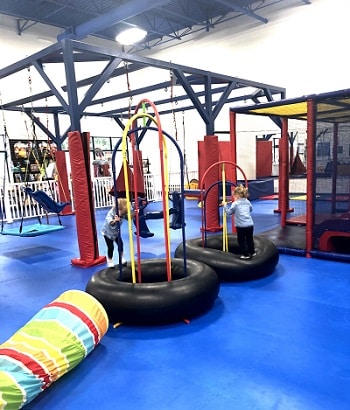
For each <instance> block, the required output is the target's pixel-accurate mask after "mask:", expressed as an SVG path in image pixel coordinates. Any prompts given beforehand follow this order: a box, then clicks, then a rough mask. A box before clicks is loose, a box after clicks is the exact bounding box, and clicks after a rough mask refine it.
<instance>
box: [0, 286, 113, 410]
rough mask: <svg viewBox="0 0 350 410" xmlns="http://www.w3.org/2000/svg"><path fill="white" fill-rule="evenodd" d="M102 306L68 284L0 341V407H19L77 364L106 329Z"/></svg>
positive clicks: (106, 320)
mask: <svg viewBox="0 0 350 410" xmlns="http://www.w3.org/2000/svg"><path fill="white" fill-rule="evenodd" d="M108 324H109V322H108V317H107V313H106V311H105V309H104V308H103V306H102V305H101V304H100V302H98V301H97V300H96V299H95V298H94V297H93V296H91V295H89V294H88V293H85V292H83V291H80V290H68V291H66V292H64V293H62V294H61V295H60V296H59V297H58V298H57V299H55V300H54V301H52V302H51V303H49V304H48V305H47V306H45V307H44V308H42V309H41V310H40V311H39V312H38V313H37V314H36V315H35V316H34V317H33V318H32V319H31V320H30V321H29V322H28V323H27V324H25V325H24V326H23V327H22V328H21V329H19V330H18V331H17V332H16V333H15V334H13V335H12V336H11V338H10V339H8V340H7V341H6V342H5V343H3V344H2V345H0V410H15V409H20V408H21V407H23V406H24V405H26V404H28V403H29V402H30V401H32V400H33V399H34V398H35V397H36V396H37V395H38V394H39V393H41V392H42V391H43V390H45V389H47V388H48V387H49V386H50V385H51V384H52V383H53V382H54V381H56V380H57V379H59V378H60V377H61V376H63V375H64V374H66V373H68V372H69V371H70V370H72V369H73V368H74V367H75V366H77V365H78V364H79V363H80V362H81V361H82V360H83V359H84V358H85V357H86V356H87V355H88V354H89V353H90V352H91V351H92V350H93V349H94V348H95V346H96V345H97V344H98V343H99V342H100V340H101V338H102V337H103V336H104V335H105V333H106V332H107V329H108Z"/></svg>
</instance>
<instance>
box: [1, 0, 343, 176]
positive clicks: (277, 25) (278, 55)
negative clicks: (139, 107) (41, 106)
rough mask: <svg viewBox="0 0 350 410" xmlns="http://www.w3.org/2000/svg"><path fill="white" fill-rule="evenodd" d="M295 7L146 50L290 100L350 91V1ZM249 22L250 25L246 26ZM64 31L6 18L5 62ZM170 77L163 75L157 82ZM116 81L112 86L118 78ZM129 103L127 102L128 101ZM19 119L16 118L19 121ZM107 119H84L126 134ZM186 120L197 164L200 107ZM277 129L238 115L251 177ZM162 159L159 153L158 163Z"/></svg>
mask: <svg viewBox="0 0 350 410" xmlns="http://www.w3.org/2000/svg"><path fill="white" fill-rule="evenodd" d="M295 4H296V6H294V7H290V8H288V9H284V10H276V11H274V12H273V13H271V12H269V8H266V9H262V10H261V11H260V14H263V13H264V12H265V13H267V12H269V14H268V15H266V16H265V17H267V18H268V20H269V22H268V24H263V23H261V22H259V21H257V20H254V19H251V18H249V17H242V18H240V19H236V20H233V21H231V22H228V23H225V24H223V25H219V26H218V27H217V28H215V29H214V30H212V31H211V32H209V33H205V34H204V33H203V34H201V35H200V36H199V37H197V38H196V39H195V40H192V41H186V40H185V41H182V42H181V43H180V44H179V45H177V44H178V43H175V42H174V43H169V44H168V45H167V46H166V47H164V48H163V49H162V50H151V51H149V52H147V54H146V53H145V52H143V54H144V55H147V56H150V57H153V58H157V59H160V60H165V61H172V62H174V63H178V64H183V65H187V66H193V67H197V68H201V69H204V70H209V71H214V72H218V73H222V74H228V75H231V76H237V77H241V78H244V79H249V80H254V81H259V82H262V83H268V84H272V85H277V86H281V87H285V88H286V89H287V97H297V96H301V95H305V94H313V93H320V92H327V91H334V90H337V89H343V88H349V86H350V85H349V81H348V73H347V71H346V69H347V53H346V50H347V39H348V16H349V11H350V2H349V1H348V0H336V1H335V0H312V4H311V5H305V4H303V3H302V2H301V1H299V0H298V1H297V0H296V2H295ZM265 10H266V11H265ZM243 26H244V30H243V31H241V30H242V27H243ZM57 34H58V30H57V29H52V28H47V27H45V26H42V25H35V26H33V27H32V28H31V29H30V30H27V31H25V32H24V33H23V34H22V35H21V36H18V35H17V34H16V24H15V20H14V19H11V18H9V17H5V16H2V15H0V45H1V49H2V61H1V66H2V67H4V66H7V65H8V64H12V63H14V62H15V61H17V60H19V59H22V58H24V57H26V56H27V55H30V54H32V53H33V52H36V51H38V50H40V49H42V48H44V47H46V46H48V45H49V44H50V42H52V43H54V42H55V41H56V36H57ZM86 41H87V42H94V43H95V44H98V43H99V44H101V43H102V44H103V42H102V41H101V40H99V39H96V38H92V37H91V38H89V39H88V40H86ZM175 44H176V45H175ZM110 45H111V42H109V43H108V46H110ZM88 70H90V68H89V67H88V66H85V67H84V68H83V71H85V72H86V71H88ZM166 79H167V78H164V79H159V78H156V79H155V82H159V81H164V80H166ZM139 84H142V78H138V79H137V77H134V78H133V84H132V85H131V86H132V88H137V87H139V86H140V85H139ZM109 86H110V87H112V86H113V83H111V84H109ZM124 87H126V85H125V84H124ZM23 90H24V91H23ZM118 91H119V92H120V90H118ZM0 92H1V96H2V98H3V99H4V100H8V99H10V100H12V99H14V98H12V97H13V96H18V95H19V96H21V95H28V79H27V78H20V79H17V80H16V83H13V82H12V83H11V82H9V81H5V82H4V81H1V82H0ZM35 92H36V90H35ZM5 97H6V98H5ZM8 97H10V98H8ZM16 98H17V97H16ZM135 102H137V101H134V103H135ZM121 106H125V101H124V102H123V103H121ZM228 111H229V107H224V109H223V111H222V113H221V114H220V116H219V118H218V119H217V121H216V124H215V128H216V130H220V131H225V130H226V131H228V129H229V117H228ZM20 115H21V114H10V113H6V117H9V118H10V117H11V118H10V119H9V125H8V128H9V133H10V135H14V136H16V137H18V136H20V135H23V136H25V127H24V126H23V118H21V117H19V116H20ZM12 117H16V118H17V120H16V119H13V118H12ZM18 118H19V119H18ZM99 121H100V120H96V119H94V120H91V119H84V120H83V121H82V128H83V130H84V131H90V132H91V133H92V134H98V135H116V134H117V133H120V131H119V130H118V129H117V128H116V126H115V124H114V122H113V121H110V120H101V121H103V123H100V122H99ZM163 121H164V122H163ZM176 123H177V128H178V136H179V141H180V142H182V141H183V134H184V133H183V129H182V114H181V113H179V114H177V115H176ZM185 125H186V127H185V136H186V153H187V157H188V162H189V164H196V163H197V141H198V140H200V139H203V137H204V135H205V127H204V124H203V122H202V121H201V119H200V118H199V116H198V114H197V113H196V112H195V111H194V110H193V111H187V112H186V113H185ZM162 126H163V129H164V130H166V131H167V132H169V133H170V134H171V135H173V136H174V133H175V131H174V124H173V118H172V116H171V115H168V116H166V117H164V118H162ZM271 129H272V130H276V127H275V126H274V125H273V124H272V122H271V121H269V120H268V119H264V120H261V119H260V120H258V119H254V121H253V120H252V119H251V118H249V119H247V118H241V119H240V118H239V120H238V131H239V132H240V135H239V147H238V157H239V159H240V160H241V161H242V163H239V165H240V166H242V168H243V169H244V170H245V171H246V172H247V175H248V178H249V179H252V178H254V177H255V175H254V174H255V165H254V160H253V159H254V158H255V151H254V150H255V135H257V134H258V133H266V132H269V131H270V130H271ZM101 130H103V133H102V132H101ZM0 133H1V132H0ZM220 139H223V140H225V139H227V137H225V136H221V135H220ZM148 145H149V146H148ZM152 145H153V141H152V143H151V142H150V143H149V144H148V143H147V147H146V146H145V148H142V147H141V148H142V150H145V151H147V156H151V155H153V152H154V150H152V148H150V147H152ZM148 152H149V154H148ZM156 162H157V161H153V160H152V158H151V163H154V164H155V163H156Z"/></svg>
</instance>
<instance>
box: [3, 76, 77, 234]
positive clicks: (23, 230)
mask: <svg viewBox="0 0 350 410" xmlns="http://www.w3.org/2000/svg"><path fill="white" fill-rule="evenodd" d="M29 84H30V85H31V79H30V77H29ZM1 107H2V101H1ZM32 108H33V107H32ZM2 114H3V127H4V150H5V162H6V167H7V169H8V161H7V155H6V150H7V145H8V139H9V136H8V133H7V127H6V121H5V116H4V111H3V109H2ZM25 126H26V129H27V132H28V135H29V131H28V127H27V124H25ZM32 129H33V144H32V149H31V151H30V153H31V154H32V155H33V156H34V159H35V162H36V164H37V165H38V166H39V169H41V167H40V164H39V160H38V158H37V155H36V154H35V152H34V149H33V147H35V149H36V148H37V139H36V134H35V127H34V123H33V121H32ZM44 159H45V158H44ZM43 166H44V168H45V163H43ZM28 168H29V161H28V163H27V166H26V175H25V181H26V185H25V188H24V192H25V194H26V196H25V198H26V197H27V196H29V197H30V198H31V199H33V200H35V201H36V202H37V203H38V204H39V205H40V206H41V207H42V208H43V210H44V211H45V212H46V218H47V220H48V216H47V214H48V213H49V212H53V213H56V214H57V216H58V220H59V225H49V224H48V223H47V224H42V223H41V218H40V217H39V216H38V221H39V223H36V224H33V225H29V226H23V220H24V217H23V214H22V218H21V223H20V226H19V228H17V227H16V228H8V229H7V228H4V209H5V206H4V199H3V206H2V208H3V209H2V211H1V214H2V224H1V234H2V235H12V236H20V237H32V236H38V235H44V234H46V233H50V232H53V231H58V230H61V229H64V227H63V226H62V222H61V220H60V216H59V213H60V212H61V211H62V210H63V209H64V208H65V207H66V206H67V205H69V204H70V202H55V201H54V200H53V199H52V198H50V197H49V196H48V195H47V194H46V193H45V192H44V191H40V190H37V191H33V190H32V189H31V188H30V187H29V186H28ZM45 173H46V171H45ZM48 184H49V189H50V190H51V185H50V183H48ZM3 191H4V194H5V164H4V189H3ZM24 201H25V199H24Z"/></svg>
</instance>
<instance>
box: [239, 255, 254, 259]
mask: <svg viewBox="0 0 350 410" xmlns="http://www.w3.org/2000/svg"><path fill="white" fill-rule="evenodd" d="M250 258H251V257H250V256H246V255H241V256H240V257H239V259H250Z"/></svg>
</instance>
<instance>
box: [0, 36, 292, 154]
mask: <svg viewBox="0 0 350 410" xmlns="http://www.w3.org/2000/svg"><path fill="white" fill-rule="evenodd" d="M97 61H102V62H105V63H106V66H105V68H104V69H103V70H102V72H101V73H100V74H99V75H96V76H93V77H88V78H85V79H83V80H81V81H76V70H75V63H77V62H97ZM53 63H61V64H63V65H64V69H65V76H66V84H64V85H62V87H61V89H58V88H57V87H56V86H55V85H54V82H53V81H52V80H51V79H50V78H49V76H48V75H47V74H46V71H45V67H46V66H48V65H49V64H53ZM124 64H127V65H128V68H127V70H128V72H129V73H130V72H134V71H140V72H142V70H143V69H146V68H148V67H153V68H156V69H159V70H167V71H169V72H170V73H171V75H172V76H173V79H172V81H171V80H170V79H169V81H163V82H160V83H156V82H154V79H153V80H152V79H150V80H151V83H150V84H149V85H147V86H145V87H142V88H139V89H136V90H129V91H127V92H123V93H120V94H114V95H110V96H107V97H104V98H97V99H95V96H96V94H97V93H98V91H99V90H100V89H101V87H102V86H103V84H105V83H106V82H107V81H108V80H109V79H110V78H113V77H118V76H121V75H124V76H125V71H126V69H125V67H124V66H123V65H124ZM121 65H122V66H121ZM28 67H34V68H35V69H36V70H37V72H38V73H39V74H40V76H41V77H42V79H43V80H44V81H45V83H46V85H47V88H48V90H47V91H44V92H41V93H39V94H35V95H30V96H27V97H23V98H21V99H19V100H15V101H10V102H6V103H3V109H4V110H9V111H20V112H25V113H26V114H27V115H28V116H29V117H30V118H31V119H32V120H33V121H34V122H35V124H36V125H38V126H39V127H40V129H41V130H42V131H44V132H45V133H46V135H48V137H49V138H51V139H52V141H53V142H55V143H56V145H57V147H58V149H60V147H61V144H62V142H63V141H64V140H65V138H66V137H67V133H68V132H69V131H71V130H72V131H80V119H81V117H82V116H94V117H109V118H114V119H115V120H116V123H117V124H118V125H119V126H120V127H121V128H123V123H122V119H123V118H128V113H129V110H130V107H125V106H119V107H118V101H119V100H121V99H122V98H126V97H129V98H130V97H134V96H137V95H140V94H144V93H147V92H154V91H157V90H161V89H165V88H168V87H169V88H170V87H171V86H175V87H177V92H178V93H177V94H178V95H177V97H176V101H182V102H183V106H182V107H181V108H176V107H175V108H174V107H173V104H172V103H173V102H174V101H173V99H172V98H165V99H159V100H158V101H154V103H155V105H156V106H157V107H158V108H159V113H160V114H169V113H172V112H177V111H186V110H192V109H196V110H197V112H198V113H199V115H200V116H201V118H202V120H203V121H204V123H205V126H206V134H207V135H213V134H214V130H215V128H214V123H215V119H216V118H217V116H218V115H219V113H220V111H221V109H222V108H223V106H224V105H225V104H228V103H230V104H231V105H232V104H233V103H239V102H242V101H247V100H251V101H252V102H253V103H259V102H268V101H274V100H280V99H283V98H284V97H285V88H282V87H278V86H273V85H270V84H264V83H259V82H256V81H251V80H245V79H242V78H237V77H231V76H228V75H223V74H218V73H214V72H210V71H205V70H201V69H197V68H193V67H188V66H184V65H179V64H174V63H170V62H165V61H161V60H156V59H152V58H146V57H142V56H138V55H132V54H128V53H124V52H120V51H117V50H114V49H110V48H105V47H101V46H94V45H91V44H87V43H82V42H78V41H76V40H71V39H64V40H62V41H60V42H57V43H55V44H53V45H51V46H49V47H47V48H45V49H43V50H41V51H39V52H37V53H35V54H33V55H31V56H29V57H27V58H25V59H23V60H20V61H18V62H16V63H14V64H12V65H10V66H8V67H5V68H3V69H1V70H0V80H1V79H5V78H7V77H9V76H11V75H13V74H15V73H18V72H20V71H22V70H28ZM169 77H170V75H169ZM145 81H146V79H145ZM83 86H89V89H88V91H87V93H86V94H85V96H84V98H83V99H82V100H81V101H79V99H78V89H79V88H80V87H83ZM198 88H200V90H198ZM237 90H238V91H239V93H237ZM233 91H235V95H232V94H233ZM240 91H241V92H240ZM237 94H238V95H237ZM51 96H55V97H56V99H57V105H51V106H47V103H45V101H46V98H48V97H51ZM41 101H42V105H39V104H41ZM111 101H113V102H115V103H116V106H117V107H118V108H116V109H115V110H113V111H103V110H102V109H101V106H102V105H103V104H104V103H106V102H111ZM34 103H36V105H35V108H34V110H35V114H40V113H42V114H45V115H52V116H53V117H54V124H55V132H54V134H53V133H52V132H50V131H49V130H48V129H47V128H46V127H45V125H44V124H43V123H42V122H40V120H39V119H38V118H37V117H36V115H34V113H33V104H34ZM26 105H27V106H26ZM96 106H98V108H99V109H100V111H98V110H97V109H96V108H95V107H96ZM88 109H89V110H88ZM131 109H134V107H131ZM93 110H94V111H93ZM62 115H69V117H70V127H69V129H68V130H64V131H62V130H61V129H60V118H61V116H62Z"/></svg>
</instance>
